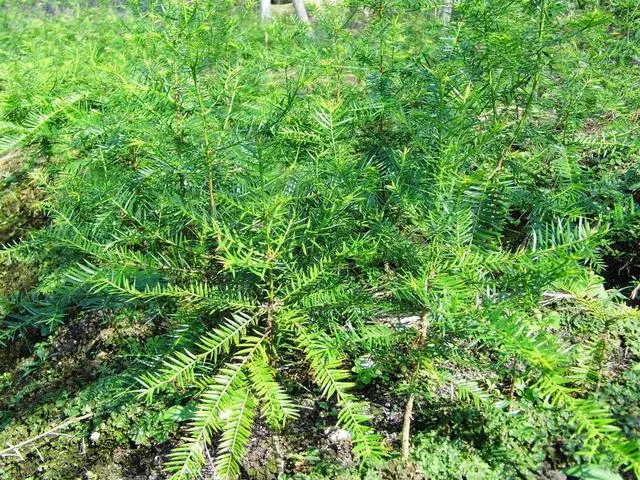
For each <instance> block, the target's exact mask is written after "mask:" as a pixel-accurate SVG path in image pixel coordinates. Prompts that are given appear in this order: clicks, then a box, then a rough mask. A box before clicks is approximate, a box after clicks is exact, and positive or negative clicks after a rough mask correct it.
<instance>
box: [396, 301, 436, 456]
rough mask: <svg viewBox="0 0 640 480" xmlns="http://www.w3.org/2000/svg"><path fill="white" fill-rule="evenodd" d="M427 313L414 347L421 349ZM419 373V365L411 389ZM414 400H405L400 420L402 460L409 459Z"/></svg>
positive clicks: (425, 311) (423, 314)
mask: <svg viewBox="0 0 640 480" xmlns="http://www.w3.org/2000/svg"><path fill="white" fill-rule="evenodd" d="M428 314H429V311H428V310H427V308H426V307H425V308H424V309H423V310H422V313H420V333H419V334H418V338H417V341H416V344H415V345H414V346H418V347H421V346H422V345H424V342H425V341H426V339H427V333H428V331H429V322H428V321H427V316H428ZM419 373H420V363H418V364H417V365H416V366H415V369H414V371H413V374H412V375H411V379H410V381H409V385H410V386H411V387H413V384H414V382H415V380H416V378H417V377H418V374H419ZM415 399H416V394H415V393H413V392H412V393H411V394H410V395H409V398H408V399H407V404H406V405H405V407H404V418H403V420H402V458H403V459H404V460H406V459H408V458H409V447H410V446H411V418H412V417H413V404H414V402H415Z"/></svg>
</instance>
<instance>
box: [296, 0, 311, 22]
mask: <svg viewBox="0 0 640 480" xmlns="http://www.w3.org/2000/svg"><path fill="white" fill-rule="evenodd" d="M293 8H294V9H295V11H296V15H298V18H299V19H300V20H301V21H302V22H304V23H309V15H307V9H306V8H305V6H304V0H293Z"/></svg>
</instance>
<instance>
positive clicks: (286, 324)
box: [0, 0, 640, 480]
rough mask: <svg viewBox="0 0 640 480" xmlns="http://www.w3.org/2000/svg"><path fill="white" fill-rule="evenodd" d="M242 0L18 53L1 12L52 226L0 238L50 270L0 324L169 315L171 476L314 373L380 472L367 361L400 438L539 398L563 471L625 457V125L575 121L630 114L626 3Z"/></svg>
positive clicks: (233, 470) (638, 456) (630, 153)
mask: <svg viewBox="0 0 640 480" xmlns="http://www.w3.org/2000/svg"><path fill="white" fill-rule="evenodd" d="M23 7H24V8H27V7H26V6H23ZM255 7H256V5H255V2H235V1H231V0H225V1H215V2H214V1H205V2H183V1H174V0H161V1H153V2H140V3H139V4H132V5H127V6H126V7H123V9H122V11H120V12H118V13H116V14H113V15H111V16H106V17H102V18H103V19H102V20H101V21H98V20H96V17H97V16H99V14H100V12H101V11H102V10H101V9H96V10H95V11H94V10H92V9H91V8H85V9H83V10H82V11H83V12H84V13H83V14H82V15H80V14H79V16H78V17H77V18H75V19H73V18H71V17H70V16H68V15H66V14H65V13H64V12H57V13H56V14H55V15H53V18H50V19H47V20H43V22H46V25H47V29H50V31H51V32H54V33H55V34H56V35H58V36H60V35H61V32H60V31H56V29H59V30H62V29H64V28H66V26H65V22H67V23H68V24H69V25H74V28H76V29H78V30H79V29H80V28H81V27H83V26H84V27H83V28H85V30H84V31H85V33H83V34H82V33H80V32H79V33H78V39H77V40H78V42H77V44H76V45H75V46H70V45H49V44H47V45H45V48H44V49H43V51H27V50H26V49H27V47H26V46H25V45H23V44H22V43H21V42H22V39H23V38H36V37H38V35H42V33H38V31H37V27H34V26H32V25H30V24H29V23H28V22H26V21H25V23H21V21H20V20H18V19H16V18H17V17H15V16H11V15H12V14H11V12H14V13H13V15H15V9H16V8H17V9H20V8H22V7H21V6H20V4H16V5H7V6H6V7H0V8H3V12H7V13H6V14H5V17H4V18H3V19H2V20H1V21H0V26H4V27H7V28H8V31H9V32H10V33H9V34H0V41H1V42H2V46H3V51H2V53H1V55H0V64H2V65H11V67H10V68H8V69H7V71H6V72H5V73H2V74H1V76H0V88H2V90H1V92H0V95H1V96H0V115H1V118H2V123H1V124H0V156H2V155H12V154H13V153H15V152H16V151H17V150H18V149H19V150H20V151H24V152H25V153H24V154H25V155H26V156H27V157H28V158H30V159H31V160H30V161H31V162H32V163H33V164H34V165H35V166H37V169H36V173H35V174H33V179H32V181H33V182H34V183H35V184H38V185H40V186H41V188H42V189H43V190H44V191H46V193H47V202H46V211H47V213H48V220H49V221H48V224H47V226H46V227H45V228H42V229H39V230H37V231H34V232H32V234H31V235H30V236H29V237H28V238H25V239H24V240H23V241H20V242H15V243H14V244H12V245H6V246H5V248H4V249H3V250H2V253H1V255H2V258H3V259H8V260H16V259H19V260H21V261H30V262H34V263H38V264H41V278H40V281H39V283H38V285H36V286H35V287H33V288H32V289H31V290H29V291H28V292H22V293H17V292H16V293H15V294H14V295H12V296H10V297H8V298H7V300H5V301H4V302H3V310H4V311H6V313H7V317H6V319H5V320H4V321H3V322H4V323H5V325H4V327H6V328H5V329H4V330H5V333H2V334H0V340H2V341H5V342H12V341H15V339H16V338H20V337H24V338H26V337H28V335H29V333H30V332H33V328H34V327H37V328H39V329H40V331H41V332H42V333H43V334H49V333H52V332H55V331H56V329H57V328H59V327H60V325H63V324H64V323H65V321H66V320H65V319H66V318H67V315H69V312H70V311H75V310H77V309H80V310H86V309H96V308H103V309H104V308H111V309H115V310H121V309H126V308H134V309H138V310H142V311H145V312H153V314H154V315H156V316H157V318H161V319H162V322H163V328H164V329H165V334H164V336H165V339H166V341H167V343H168V344H170V348H169V349H168V350H169V351H164V350H163V351H162V352H158V353H157V354H156V355H155V356H152V357H151V358H146V359H144V365H145V368H147V372H146V373H144V374H141V375H140V376H139V378H138V384H139V385H138V387H136V388H140V390H139V393H140V395H139V396H140V398H144V399H146V401H148V402H150V403H154V402H157V401H158V398H161V397H163V396H167V397H171V398H174V397H175V396H176V395H177V396H179V397H180V398H183V399H185V401H189V400H193V402H194V403H195V409H194V412H193V414H192V415H191V416H190V418H189V419H188V420H187V422H186V424H185V425H184V428H183V430H182V436H181V438H180V439H179V440H178V441H177V444H176V446H175V448H174V449H173V450H172V452H171V454H170V455H169V456H168V460H167V461H166V463H165V466H166V468H167V470H169V471H170V472H171V473H172V475H173V477H172V478H175V479H180V480H182V479H185V480H186V479H195V478H199V477H198V476H199V475H200V472H201V470H202V468H203V467H204V466H205V464H206V463H207V452H208V449H209V448H210V447H212V446H213V448H214V449H215V454H214V455H213V457H214V463H215V471H216V478H225V479H235V478H238V477H239V475H240V473H241V470H242V462H243V458H244V457H245V454H246V449H247V446H248V445H249V442H250V440H251V438H252V431H253V428H254V425H255V424H256V423H257V422H263V423H265V424H266V425H267V426H268V427H269V429H270V431H271V432H272V433H273V434H274V436H275V437H276V438H277V436H278V435H279V434H281V433H283V432H285V433H286V432H287V431H290V429H291V428H292V426H293V425H295V422H296V421H298V418H299V417H300V416H301V415H302V414H303V412H302V411H301V408H300V407H301V405H300V402H299V398H300V394H301V392H302V391H303V390H311V391H312V392H314V394H315V396H316V398H323V399H325V400H326V401H329V402H332V404H334V405H335V406H336V415H335V420H336V421H337V424H338V425H339V426H340V427H341V428H343V429H345V430H347V431H348V432H349V434H350V436H351V440H352V446H353V453H354V456H355V459H356V461H357V463H358V464H359V465H361V466H362V467H368V466H371V465H376V464H377V463H379V461H380V460H381V459H383V458H384V457H385V456H387V455H388V453H389V445H388V444H386V443H383V442H382V436H381V435H380V432H376V431H375V429H374V427H373V426H372V421H373V420H374V417H375V415H374V414H373V407H372V406H371V404H370V403H371V401H375V398H371V393H370V392H363V390H362V389H361V388H359V387H361V386H362V385H361V383H360V382H359V381H358V380H359V374H358V371H359V370H358V368H360V367H358V365H360V366H361V368H362V369H363V371H364V370H371V369H372V367H371V365H375V368H376V370H375V372H374V373H371V375H372V378H376V382H377V383H378V385H379V386H380V387H381V388H383V389H386V391H388V392H390V394H391V395H393V396H394V397H395V401H397V402H400V403H402V404H404V403H405V401H406V400H407V398H409V397H411V399H412V400H411V404H413V399H415V400H416V402H417V404H418V405H419V406H420V411H421V413H419V414H416V415H417V416H418V417H420V416H421V417H420V418H421V419H422V420H421V422H422V423H421V424H422V427H419V428H429V427H428V425H429V423H430V422H431V424H432V425H431V426H432V427H433V428H432V429H433V430H434V431H436V432H438V433H439V434H441V435H443V436H445V435H454V434H455V432H456V431H459V430H460V429H464V428H465V425H467V426H468V425H469V423H470V422H472V421H471V420H464V421H461V422H457V421H456V419H459V418H460V417H459V414H460V412H466V411H469V409H472V410H473V411H474V412H477V413H478V415H480V416H484V417H483V418H484V420H483V421H485V422H486V423H487V424H488V423H489V422H490V421H494V422H497V423H498V424H499V425H500V427H499V428H498V432H499V433H498V434H497V436H498V437H500V438H499V439H491V438H489V435H490V434H488V433H486V432H485V437H487V438H489V439H488V440H487V443H489V444H491V442H492V441H494V442H495V444H491V445H492V446H493V447H494V451H498V450H499V449H500V448H503V449H507V450H508V449H509V448H510V447H509V445H510V444H509V443H508V442H509V441H511V440H509V439H508V438H509V437H510V433H509V429H510V428H511V426H513V425H515V426H514V427H513V430H514V431H517V432H520V430H518V429H523V430H524V427H523V425H524V424H526V423H527V422H529V420H530V418H532V417H526V416H523V415H522V414H521V413H520V412H521V411H523V410H524V411H526V410H531V411H533V412H535V414H539V415H540V416H546V417H545V418H554V417H556V418H557V419H556V422H557V423H558V424H560V425H561V428H562V429H563V431H562V435H563V438H562V441H564V442H566V443H567V445H568V446H567V447H566V452H565V455H566V458H569V459H570V460H569V462H570V463H572V464H576V463H585V464H587V463H588V464H599V465H605V466H607V467H608V468H611V469H614V470H616V469H621V470H628V471H632V472H635V475H638V474H640V444H639V443H638V440H637V436H635V434H633V433H632V434H629V432H628V431H625V430H624V429H623V428H622V427H621V426H620V425H619V421H618V418H617V417H616V415H615V414H614V412H613V409H612V407H611V406H610V405H609V404H608V403H607V402H606V395H603V394H602V390H603V388H605V389H606V385H605V384H606V383H607V381H608V380H607V378H606V371H607V362H608V359H610V358H611V356H612V355H613V354H614V351H615V349H616V348H617V346H618V345H619V343H620V342H621V341H623V342H626V343H627V344H629V345H635V346H634V347H632V348H634V350H633V355H634V357H633V358H634V361H636V360H637V355H640V348H639V347H638V342H637V340H633V338H634V335H635V334H636V333H637V330H634V327H633V326H632V325H633V322H637V321H638V320H639V317H640V315H639V314H638V312H637V310H635V309H633V308H631V307H628V306H626V305H624V304H623V302H622V301H621V296H620V294H619V293H617V292H612V291H607V290H605V289H604V287H603V279H602V276H603V275H609V274H610V272H611V270H610V267H611V265H614V264H615V262H614V261H613V260H612V258H623V257H624V256H623V255H620V254H619V251H620V250H621V249H622V250H624V251H625V252H626V253H625V255H626V257H624V261H625V262H626V266H627V268H628V269H630V270H632V269H633V268H634V267H632V265H634V262H635V258H636V256H635V255H636V254H635V253H634V252H633V251H632V250H631V249H626V250H625V245H626V244H635V243H637V241H638V234H637V225H638V214H637V212H636V205H635V203H636V201H637V198H635V199H634V197H633V195H632V193H633V192H635V191H636V190H637V185H638V178H637V171H638V170H637V169H636V167H637V166H636V163H637V154H638V147H640V144H639V143H638V140H637V139H638V137H637V125H635V124H634V125H632V123H633V122H632V121H631V120H629V121H628V122H621V124H620V125H618V124H615V123H613V124H611V123H610V124H607V126H606V129H607V130H606V131H604V130H603V131H599V132H598V133H597V134H590V132H589V130H588V128H585V122H587V123H588V122H589V121H591V120H592V118H593V117H594V116H596V115H598V114H599V113H598V112H602V111H605V110H611V109H613V108H614V107H615V109H616V112H617V113H615V114H613V115H614V116H615V115H618V116H625V118H632V117H633V115H636V119H635V122H636V123H637V111H635V113H634V110H633V109H634V106H633V105H634V104H633V101H634V100H640V98H638V93H637V92H638V89H636V88H635V87H638V86H640V85H639V82H640V80H639V79H638V76H637V66H636V70H635V71H634V72H635V74H633V73H628V71H627V70H625V69H628V68H629V64H630V62H632V59H636V60H634V61H637V58H638V55H639V54H640V53H639V52H640V47H639V46H638V31H637V25H636V24H635V23H634V22H636V21H637V20H638V19H640V17H639V13H638V9H637V8H635V9H634V8H631V6H630V5H627V4H625V3H624V2H623V1H618V2H611V4H610V5H609V4H608V5H607V6H606V7H604V6H600V7H598V6H597V5H595V4H594V2H589V1H583V2H566V1H556V0H538V1H528V0H527V1H521V2H512V1H508V0H496V1H484V0H464V1H461V2H458V3H457V4H456V5H455V8H454V10H453V16H452V19H451V22H450V23H443V21H442V16H439V15H434V12H435V11H436V9H437V8H438V6H437V5H436V4H435V3H434V2H429V1H426V0H425V1H413V0H412V1H403V0H353V1H350V2H346V3H345V4H342V5H336V6H333V7H330V6H326V7H317V9H316V10H311V14H312V17H313V22H312V24H311V25H306V24H302V23H300V22H297V21H296V20H295V19H292V18H281V19H276V20H273V21H272V22H270V23H267V24H261V23H260V19H259V17H258V15H257V14H256V9H255ZM108 8H111V7H108ZM83 15H84V16H83ZM94 20H95V21H96V22H97V23H95V24H92V23H91V22H92V21H94ZM74 22H75V23H74ZM89 25H91V26H89ZM67 26H68V25H67ZM20 29H22V30H20ZM612 29H613V31H614V32H615V35H613V37H612V34H611V31H612ZM13 34H15V36H12V35H13ZM93 36H96V37H97V38H98V43H97V44H98V47H96V46H95V45H96V41H95V39H94V38H93ZM602 49H605V50H606V52H607V53H606V54H605V53H603V52H602ZM53 51H55V52H56V55H59V57H60V61H61V64H60V65H51V64H50V63H49V62H48V60H47V56H48V55H49V54H50V53H51V52H53ZM81 59H82V60H81ZM18 60H20V61H18ZM70 65H74V69H73V70H70V68H69V66H70ZM605 66H607V68H610V69H612V71H615V72H620V74H621V75H626V76H625V78H628V81H629V85H626V86H625V87H624V88H625V90H624V91H621V92H619V94H618V93H613V92H612V88H613V87H611V86H610V85H609V84H608V83H607V82H610V81H611V80H610V79H608V78H604V77H598V78H596V75H600V74H596V72H597V71H598V70H599V69H601V68H605ZM38 67H40V68H41V69H42V71H38ZM34 71H35V73H34ZM25 75H32V76H35V79H34V81H33V82H32V86H31V87H30V89H26V90H25V91H24V92H22V93H20V92H21V91H22V90H21V89H22V83H21V79H22V78H23V76H25ZM612 75H613V74H612ZM623 83H624V82H623ZM615 88H616V89H617V88H618V87H615ZM45 90H46V93H43V92H45ZM635 108H637V104H635ZM598 128H599V129H600V127H598ZM603 128H604V127H603ZM634 132H635V133H634ZM34 168H35V167H34ZM634 242H635V243H634ZM8 260H7V261H8ZM616 286H617V287H619V288H623V287H628V286H629V285H626V284H625V285H623V284H617V285H616ZM407 318H408V319H410V321H403V319H404V320H406V319H407ZM411 319H413V320H411ZM576 319H580V321H578V320H576ZM580 322H582V324H583V325H584V324H589V325H591V328H588V329H584V328H583V327H581V326H580V325H579V324H580ZM621 339H622V340H621ZM634 342H635V343H634ZM363 359H366V361H363ZM354 365H355V367H354ZM362 365H365V366H364V367H362ZM366 365H369V366H366ZM352 367H353V368H352ZM353 371H355V372H356V376H355V377H357V378H354V375H353ZM372 372H373V370H372ZM443 391H444V392H446V395H443V393H442V392H443ZM132 401H136V400H132ZM438 409H440V410H438ZM445 410H446V412H447V413H448V414H450V415H448V416H447V417H446V418H447V420H446V423H447V428H446V429H442V428H440V427H439V426H437V425H435V423H437V422H436V421H435V419H436V418H438V416H440V417H441V414H442V412H443V411H445ZM532 415H533V414H532ZM408 417H410V415H408ZM425 418H426V419H428V418H431V419H430V420H425ZM465 422H468V423H465ZM425 425H427V426H426V427H425ZM476 427H477V425H471V426H468V428H469V430H470V431H475V430H474V429H475V428H476ZM415 428H417V427H415V426H414V429H415ZM445 430H446V432H445ZM491 435H493V433H491ZM511 436H515V434H514V435H511ZM523 437H524V433H523ZM514 442H515V443H514V445H515V444H517V445H518V446H517V448H521V449H526V447H523V446H522V445H523V442H525V441H524V440H522V439H520V438H518V439H517V440H516V441H514ZM517 442H520V443H517ZM491 445H490V446H491ZM512 448H513V449H514V452H516V450H515V448H516V447H513V445H512ZM500 454H501V455H502V453H500ZM474 455H475V454H474ZM496 455H497V454H496ZM516 455H517V453H514V454H513V457H515V456H516ZM513 457H512V458H511V459H510V460H508V461H512V462H514V463H515V462H516V461H517V460H515V459H514V458H513ZM474 458H475V457H474ZM528 458H529V457H527V459H528ZM543 460H544V459H542V460H541V459H538V460H535V461H534V460H532V461H531V462H529V463H526V461H525V460H521V464H519V466H518V467H517V470H518V473H517V475H519V476H520V477H521V478H531V475H533V474H535V472H539V470H540V468H541V464H542V462H543ZM514 475H515V474H514ZM512 478H516V477H512Z"/></svg>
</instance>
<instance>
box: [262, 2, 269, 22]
mask: <svg viewBox="0 0 640 480" xmlns="http://www.w3.org/2000/svg"><path fill="white" fill-rule="evenodd" d="M260 14H261V18H262V21H263V22H266V21H267V20H269V19H270V18H271V0H260Z"/></svg>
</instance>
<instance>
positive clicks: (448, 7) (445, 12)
mask: <svg viewBox="0 0 640 480" xmlns="http://www.w3.org/2000/svg"><path fill="white" fill-rule="evenodd" d="M452 10H453V0H444V4H443V5H442V8H441V9H440V20H442V22H443V23H449V22H450V21H451V11H452Z"/></svg>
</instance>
